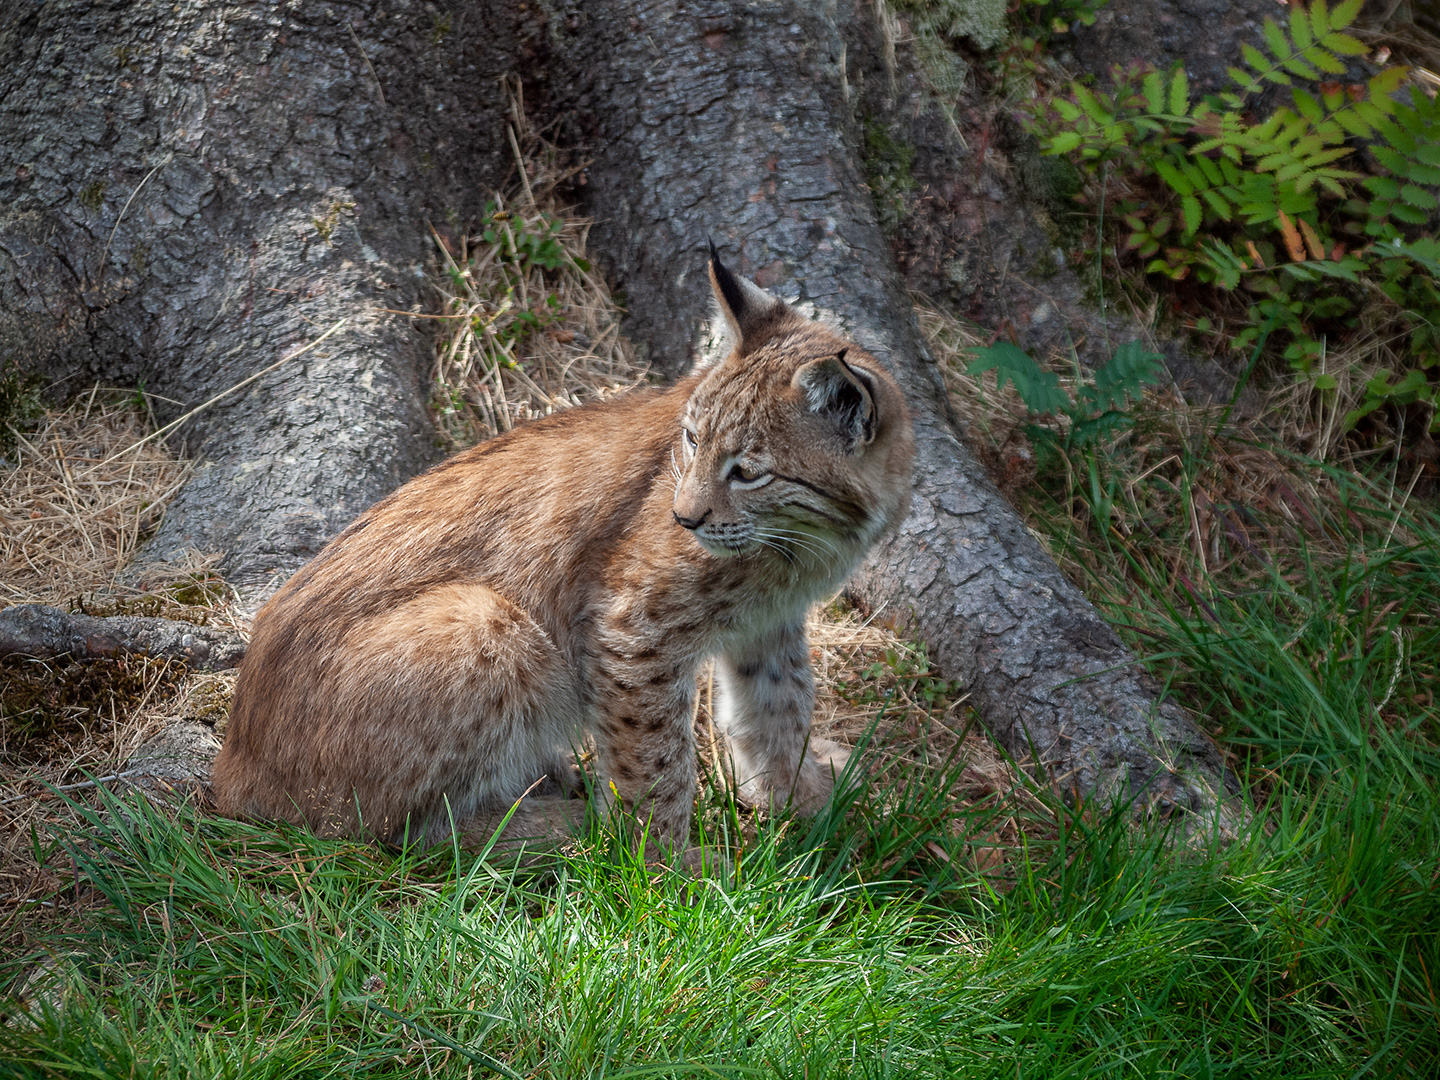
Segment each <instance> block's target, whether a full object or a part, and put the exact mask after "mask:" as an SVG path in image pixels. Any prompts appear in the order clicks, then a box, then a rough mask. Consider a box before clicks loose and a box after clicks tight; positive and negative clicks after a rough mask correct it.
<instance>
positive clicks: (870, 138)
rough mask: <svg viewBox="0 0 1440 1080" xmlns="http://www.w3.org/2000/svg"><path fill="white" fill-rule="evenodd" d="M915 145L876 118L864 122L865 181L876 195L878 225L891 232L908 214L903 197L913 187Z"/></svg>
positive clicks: (914, 184) (872, 193) (914, 185)
mask: <svg viewBox="0 0 1440 1080" xmlns="http://www.w3.org/2000/svg"><path fill="white" fill-rule="evenodd" d="M914 165H915V147H913V146H911V145H910V144H909V143H907V142H905V141H904V140H903V139H897V138H896V137H895V136H894V135H893V134H891V132H890V129H889V128H888V127H886V126H885V125H884V124H882V123H880V122H879V121H878V120H867V121H866V123H865V182H866V184H868V185H869V187H870V193H871V195H872V196H873V197H874V199H875V211H876V213H877V214H878V215H879V218H880V227H881V228H883V229H884V230H885V231H886V232H890V233H893V232H894V231H895V229H896V228H898V227H899V225H900V223H901V222H902V221H904V220H905V217H906V215H907V214H908V212H909V211H908V208H907V207H906V203H905V200H906V197H907V196H908V195H910V194H911V193H912V192H913V191H914V190H915V188H916V186H917V185H916V183H915V175H914V173H913V172H912V171H911V170H912V169H913V168H914Z"/></svg>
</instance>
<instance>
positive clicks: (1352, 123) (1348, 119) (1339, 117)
mask: <svg viewBox="0 0 1440 1080" xmlns="http://www.w3.org/2000/svg"><path fill="white" fill-rule="evenodd" d="M1334 118H1335V122H1336V123H1338V124H1339V125H1340V126H1341V127H1343V128H1344V129H1345V130H1346V131H1348V132H1349V133H1350V134H1351V135H1354V136H1355V137H1356V138H1359V139H1368V138H1370V136H1371V135H1372V134H1374V132H1375V129H1374V128H1373V127H1372V126H1371V125H1370V124H1368V123H1366V121H1365V118H1364V117H1363V116H1361V115H1360V110H1359V109H1342V110H1340V111H1339V112H1337V113H1336V114H1335V117H1334Z"/></svg>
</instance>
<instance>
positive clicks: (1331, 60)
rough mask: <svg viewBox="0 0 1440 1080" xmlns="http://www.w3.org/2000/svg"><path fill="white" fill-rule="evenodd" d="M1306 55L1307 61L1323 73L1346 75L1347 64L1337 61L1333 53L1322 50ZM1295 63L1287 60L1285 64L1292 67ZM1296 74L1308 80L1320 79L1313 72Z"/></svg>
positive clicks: (1311, 51)
mask: <svg viewBox="0 0 1440 1080" xmlns="http://www.w3.org/2000/svg"><path fill="white" fill-rule="evenodd" d="M1339 36H1341V37H1343V36H1344V35H1343V34H1342V35H1339ZM1350 40H1351V41H1354V40H1355V39H1354V38H1351V39H1350ZM1306 55H1307V59H1309V60H1310V61H1311V62H1312V63H1313V64H1314V65H1315V66H1316V67H1317V68H1319V69H1320V70H1321V71H1328V72H1329V73H1330V74H1331V75H1344V74H1345V64H1344V63H1343V62H1342V61H1341V60H1339V59H1337V58H1336V57H1335V56H1334V55H1333V54H1332V53H1328V52H1325V51H1324V50H1322V49H1311V50H1310V52H1309V53H1308V54H1306ZM1294 63H1296V61H1295V60H1287V61H1286V62H1285V66H1286V67H1290V66H1291V65H1292V64H1294ZM1292 70H1293V68H1292ZM1296 74H1297V75H1304V76H1305V78H1307V79H1318V78H1319V77H1320V76H1318V75H1316V74H1315V73H1314V72H1313V71H1311V72H1301V71H1297V72H1296Z"/></svg>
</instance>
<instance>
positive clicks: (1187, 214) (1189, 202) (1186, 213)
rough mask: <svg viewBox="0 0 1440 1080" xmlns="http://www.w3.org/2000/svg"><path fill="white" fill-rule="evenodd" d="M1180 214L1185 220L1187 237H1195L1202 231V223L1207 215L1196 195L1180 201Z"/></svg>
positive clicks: (1187, 196) (1185, 197)
mask: <svg viewBox="0 0 1440 1080" xmlns="http://www.w3.org/2000/svg"><path fill="white" fill-rule="evenodd" d="M1180 214H1181V216H1182V217H1184V219H1185V235H1186V236H1187V237H1191V236H1194V235H1195V234H1196V233H1197V232H1199V231H1200V223H1201V222H1202V221H1204V219H1205V214H1204V211H1203V210H1201V208H1200V200H1199V199H1197V198H1196V197H1195V196H1194V195H1186V196H1184V197H1183V198H1181V200H1180Z"/></svg>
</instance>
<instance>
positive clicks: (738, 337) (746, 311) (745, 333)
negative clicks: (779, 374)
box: [710, 243, 790, 353]
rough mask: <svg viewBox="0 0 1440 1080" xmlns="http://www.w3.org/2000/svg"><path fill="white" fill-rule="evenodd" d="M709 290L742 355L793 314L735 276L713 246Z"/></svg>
mask: <svg viewBox="0 0 1440 1080" xmlns="http://www.w3.org/2000/svg"><path fill="white" fill-rule="evenodd" d="M710 288H711V290H712V291H713V292H714V294H715V303H716V304H717V305H719V308H720V313H721V314H722V315H724V316H725V322H726V323H727V324H729V327H730V334H731V336H732V337H733V339H734V342H735V347H736V348H737V349H739V350H740V352H741V353H745V352H749V351H750V350H751V349H753V348H754V347H755V346H757V345H759V344H760V343H761V342H762V341H764V340H765V339H766V338H767V337H769V336H770V335H771V334H772V333H773V332H774V330H775V327H776V326H778V325H779V323H780V322H781V321H783V320H784V318H785V317H786V315H787V313H788V312H789V311H790V309H789V308H788V307H786V306H785V304H784V303H783V302H782V301H780V300H777V299H775V297H773V296H771V295H770V294H769V293H767V292H766V291H765V290H764V289H762V288H760V286H758V285H756V284H755V283H754V282H751V281H746V280H745V279H744V278H743V277H740V276H739V275H738V274H732V273H731V272H730V269H729V267H727V266H726V265H725V264H724V263H723V262H721V261H720V253H719V252H718V251H716V250H715V245H714V244H713V243H711V245H710Z"/></svg>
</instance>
